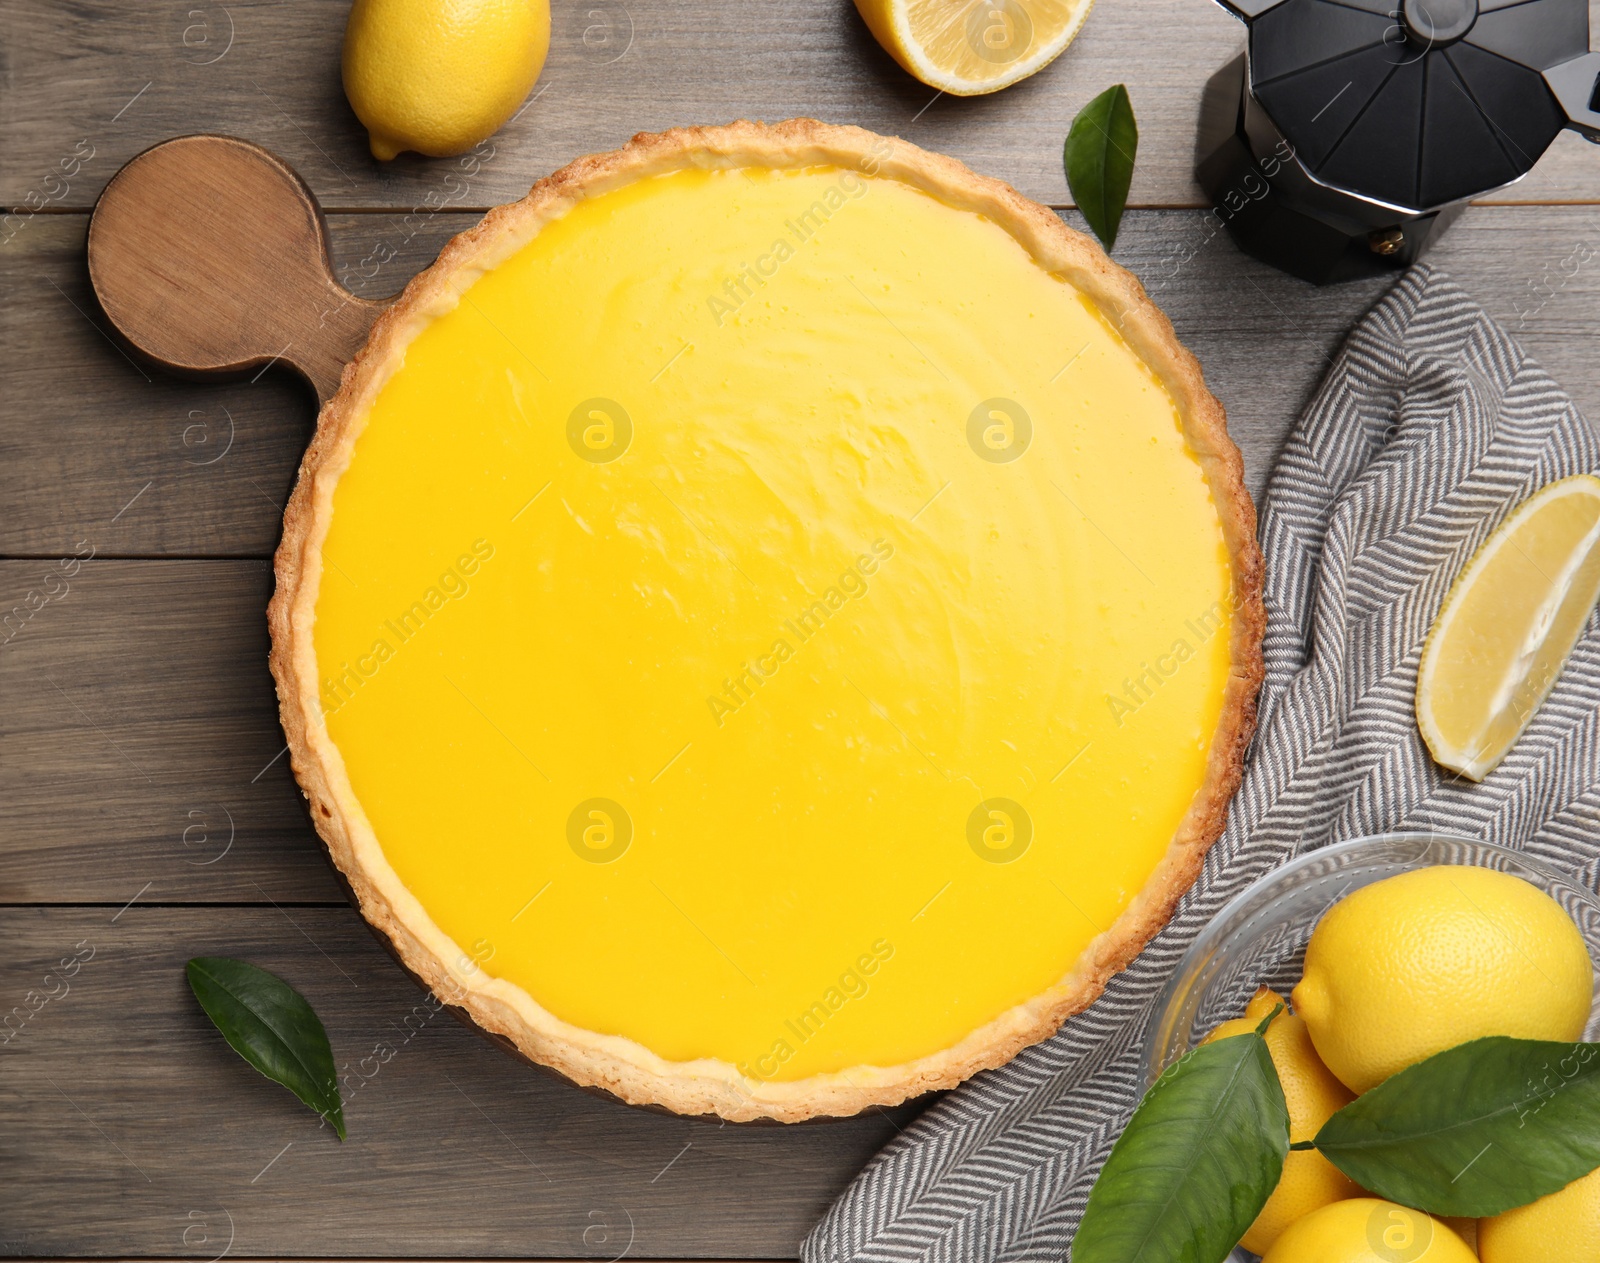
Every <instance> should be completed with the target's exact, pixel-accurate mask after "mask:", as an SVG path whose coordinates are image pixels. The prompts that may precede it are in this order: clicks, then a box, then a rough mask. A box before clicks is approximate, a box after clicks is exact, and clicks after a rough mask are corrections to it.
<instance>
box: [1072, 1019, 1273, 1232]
mask: <svg viewBox="0 0 1600 1263" xmlns="http://www.w3.org/2000/svg"><path fill="white" fill-rule="evenodd" d="M1270 1021H1271V1018H1268V1019H1267V1021H1264V1022H1263V1023H1262V1024H1261V1027H1260V1028H1258V1029H1257V1030H1256V1031H1255V1032H1254V1033H1252V1034H1249V1035H1235V1036H1233V1037H1232V1038H1230V1039H1219V1040H1218V1041H1217V1042H1216V1043H1214V1044H1203V1045H1201V1046H1200V1047H1199V1048H1196V1049H1194V1050H1193V1051H1192V1052H1189V1053H1186V1054H1185V1055H1184V1056H1183V1057H1182V1058H1181V1059H1180V1060H1178V1061H1177V1062H1175V1063H1174V1064H1173V1065H1171V1066H1169V1067H1167V1070H1166V1072H1165V1073H1164V1074H1163V1075H1162V1076H1161V1077H1160V1078H1159V1079H1157V1080H1156V1083H1155V1086H1154V1087H1152V1088H1151V1089H1150V1091H1149V1092H1147V1093H1146V1094H1145V1098H1144V1100H1143V1101H1142V1102H1140V1104H1139V1108H1138V1109H1137V1110H1135V1111H1134V1115H1133V1118H1132V1120H1131V1121H1130V1122H1129V1123H1128V1127H1127V1130H1125V1131H1124V1132H1123V1133H1122V1135H1121V1136H1120V1137H1119V1138H1118V1140H1117V1143H1116V1144H1115V1145H1114V1146H1113V1147H1112V1150H1111V1156H1110V1157H1109V1158H1108V1159H1106V1165H1105V1168H1104V1169H1103V1170H1102V1171H1101V1172H1100V1178H1099V1179H1098V1180H1096V1181H1095V1186H1094V1188H1093V1190H1092V1191H1091V1192H1090V1193H1089V1204H1088V1206H1087V1207H1086V1208H1085V1210H1084V1214H1083V1223H1082V1225H1081V1226H1080V1227H1079V1228H1078V1235H1077V1237H1076V1238H1074V1240H1073V1242H1072V1260H1073V1263H1220V1260H1222V1259H1225V1258H1226V1257H1227V1256H1228V1253H1229V1251H1231V1250H1232V1249H1233V1247H1234V1246H1235V1245H1236V1244H1237V1243H1238V1241H1239V1238H1240V1237H1242V1236H1243V1235H1244V1234H1245V1231H1246V1229H1248V1228H1249V1227H1250V1225H1251V1224H1252V1223H1254V1222H1255V1218H1256V1216H1257V1215H1258V1214H1260V1213H1261V1208H1262V1206H1264V1205H1265V1204H1266V1201H1267V1198H1268V1197H1270V1196H1271V1195H1272V1190H1273V1189H1275V1188H1277V1186H1278V1179H1279V1177H1280V1176H1281V1175H1282V1174H1283V1160H1284V1157H1285V1155H1286V1154H1287V1152H1288V1149H1289V1109H1288V1106H1287V1105H1285V1104H1284V1100H1283V1088H1282V1086H1281V1085H1280V1084H1279V1082H1278V1074H1277V1071H1276V1070H1274V1069H1273V1065H1272V1057H1271V1056H1270V1055H1269V1054H1268V1052H1267V1041H1266V1040H1264V1039H1263V1038H1262V1037H1261V1032H1262V1030H1264V1029H1265V1027H1266V1025H1267V1022H1270Z"/></svg>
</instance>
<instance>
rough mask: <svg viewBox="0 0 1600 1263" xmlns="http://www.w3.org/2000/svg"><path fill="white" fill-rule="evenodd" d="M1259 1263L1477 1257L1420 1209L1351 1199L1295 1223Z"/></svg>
mask: <svg viewBox="0 0 1600 1263" xmlns="http://www.w3.org/2000/svg"><path fill="white" fill-rule="evenodd" d="M1261 1263H1478V1256H1477V1255H1475V1254H1474V1253H1473V1252H1472V1250H1471V1249H1470V1248H1469V1247H1468V1246H1467V1243H1466V1242H1465V1241H1463V1240H1462V1239H1461V1238H1460V1237H1458V1236H1456V1234H1455V1233H1454V1232H1452V1231H1451V1230H1450V1229H1449V1228H1448V1227H1447V1226H1446V1225H1444V1224H1442V1223H1440V1222H1439V1220H1437V1219H1434V1218H1433V1217H1432V1216H1429V1215H1425V1214H1423V1213H1422V1212H1421V1211H1420V1210H1409V1209H1407V1208H1406V1207H1404V1206H1397V1205H1396V1204H1395V1203H1394V1202H1386V1201H1383V1200H1381V1199H1380V1198H1376V1197H1352V1198H1350V1199H1349V1200H1347V1201H1342V1202H1334V1203H1333V1204H1332V1205H1331V1206H1324V1207H1323V1208H1322V1209H1321V1210H1314V1211H1312V1212H1311V1213H1310V1214H1309V1215H1306V1216H1305V1217H1304V1218H1302V1219H1297V1220H1295V1222H1294V1223H1292V1224H1290V1225H1289V1227H1288V1228H1286V1229H1285V1230H1284V1233H1283V1235H1282V1236H1281V1237H1279V1238H1278V1240H1277V1242H1276V1243H1275V1244H1274V1245H1273V1247H1272V1249H1270V1250H1268V1251H1267V1252H1266V1254H1265V1255H1264V1256H1263V1257H1262V1260H1261Z"/></svg>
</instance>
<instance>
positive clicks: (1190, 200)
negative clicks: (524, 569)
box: [0, 0, 1600, 209]
mask: <svg viewBox="0 0 1600 1263" xmlns="http://www.w3.org/2000/svg"><path fill="white" fill-rule="evenodd" d="M347 8H348V6H347V5H346V4H345V3H342V2H340V0H320V2H315V3H313V2H311V0H304V2H301V3H295V4H278V3H253V4H242V3H233V4H227V5H223V4H220V3H214V2H213V0H190V2H187V3H185V4H182V5H176V6H172V7H170V8H158V9H146V8H144V7H143V6H135V5H123V4H116V3H113V2H112V0H91V2H89V3H81V4H74V5H72V6H63V5H59V4H55V3H52V2H51V0H10V3H9V4H8V6H7V10H8V18H7V28H6V29H7V78H8V84H7V92H6V98H5V129H6V142H5V143H6V149H5V153H6V161H5V163H4V164H3V166H0V202H4V203H6V204H11V205H21V204H23V203H24V201H25V199H26V198H27V195H28V193H29V192H35V193H37V194H38V195H39V196H40V197H41V198H44V199H45V200H46V201H47V202H48V203H49V204H50V205H53V206H62V207H76V208H80V209H81V208H83V207H87V206H89V205H90V204H91V203H92V202H93V200H94V197H95V195H96V194H97V193H98V191H99V190H100V188H101V187H102V186H103V185H104V183H105V181H106V180H107V179H108V178H109V177H110V176H111V174H112V173H113V172H114V171H115V170H116V168H117V167H118V166H119V165H121V164H122V163H123V162H126V161H127V160H128V159H129V158H131V157H132V156H133V155H134V154H136V153H138V152H139V151H140V150H141V149H144V148H146V147H147V146H149V145H152V144H154V143H155V142H157V141H159V140H165V139H166V138H167V137H169V136H172V135H175V134H178V133H181V132H187V131H194V130H197V129H202V128H203V129H204V130H209V131H224V132H229V133H231V134H234V135H238V136H243V137H244V138H245V139H247V140H253V141H256V142H258V143H260V144H263V145H266V146H267V147H268V148H269V149H273V150H275V151H276V152H278V153H279V154H281V155H282V156H283V157H285V158H287V159H288V160H289V161H290V162H291V163H293V164H294V165H295V166H296V167H298V168H299V170H300V171H301V173H302V174H303V175H304V176H305V178H306V179H307V180H308V181H309V182H310V184H311V186H312V188H313V189H314V190H316V193H317V195H318V197H320V198H321V199H322V201H323V202H324V204H325V205H327V206H329V207H372V206H378V207H395V206H407V207H409V206H412V205H417V204H420V203H421V202H422V201H423V200H424V199H425V198H426V197H428V196H429V195H430V194H431V195H433V196H436V197H439V196H443V197H446V198H450V199H456V200H458V202H459V204H461V205H470V206H479V207H487V206H490V205H493V204H495V203H497V202H503V201H508V200H511V199H513V198H516V197H519V196H521V195H522V194H523V193H525V192H526V191H527V189H528V186H529V185H530V184H532V183H533V181H534V180H536V179H538V178H539V177H541V176H543V175H546V174H548V173H549V172H550V171H552V170H554V169H555V168H556V167H558V166H560V165H562V164H563V163H565V162H568V161H570V160H571V159H572V158H574V157H577V156H578V155H580V154H583V153H588V152H591V151H594V150H598V149H609V148H614V147H615V146H616V145H618V144H620V143H622V142H623V141H625V140H626V139H627V138H628V137H629V136H631V135H632V134H633V133H634V132H637V131H656V130H660V129H662V128H666V127H673V126H681V125H686V124H694V123H717V122H726V121H728V120H730V119H733V118H737V117H746V118H762V119H767V120H769V121H776V120H778V119H783V118H790V117H794V116H796V115H806V116H813V117H817V118H821V119H825V120H828V121H831V122H849V123H858V124H860V125H862V126H864V127H869V128H872V129H873V130H875V131H880V132H886V133H890V134H895V135H901V136H904V137H905V138H906V139H907V140H911V141H914V142H916V143H917V144H920V145H924V146H926V147H928V148H930V149H937V150H941V151H943V152H946V153H949V154H952V155H954V156H955V157H957V158H960V159H962V160H963V161H964V162H967V163H969V164H971V165H972V166H974V167H975V168H977V169H978V170H980V171H984V172H986V173H988V174H990V175H996V176H999V177H1000V178H1002V179H1005V180H1008V181H1010V182H1011V183H1013V184H1015V185H1016V186H1017V187H1018V188H1019V189H1021V190H1022V191H1023V192H1024V193H1026V194H1028V195H1029V196H1030V197H1034V198H1037V199H1039V200H1040V201H1044V202H1047V203H1050V204H1053V205H1056V204H1064V203H1065V202H1066V200H1067V196H1068V195H1067V189H1066V181H1065V179H1064V177H1063V176H1062V172H1061V161H1060V157H1061V142H1062V139H1063V137H1064V136H1065V135H1066V130H1067V126H1068V124H1069V123H1070V122H1071V120H1072V117H1073V115H1074V114H1075V113H1076V112H1077V110H1078V109H1079V108H1080V107H1081V106H1082V105H1083V104H1084V102H1085V101H1087V100H1088V99H1089V98H1090V97H1092V96H1094V95H1095V94H1096V93H1098V92H1100V91H1101V90H1102V89H1104V88H1106V87H1109V86H1110V85H1111V84H1113V83H1118V82H1125V83H1127V85H1128V88H1129V91H1130V93H1131V95H1132V99H1133V104H1134V109H1135V111H1136V112H1137V114H1138V116H1139V120H1140V124H1141V135H1140V146H1139V167H1138V171H1137V172H1136V173H1135V176H1134V185H1133V192H1132V197H1133V201H1134V202H1135V203H1136V204H1138V205H1146V206H1170V205H1188V206H1199V205H1203V204H1204V198H1203V195H1202V194H1201V192H1200V190H1199V188H1198V187H1197V186H1196V185H1195V183H1194V181H1193V177H1192V167H1193V164H1194V154H1193V145H1194V122H1195V117H1196V111H1197V109H1198V106H1199V101H1200V91H1201V88H1202V86H1203V84H1204V83H1205V81H1206V79H1207V78H1208V77H1209V76H1210V75H1211V74H1213V73H1214V72H1215V71H1216V70H1217V69H1218V68H1219V67H1220V66H1222V65H1223V63H1224V62H1226V61H1227V60H1228V59H1229V58H1230V57H1232V56H1233V55H1234V54H1235V52H1237V51H1238V49H1240V48H1241V47H1243V42H1244V36H1243V29H1242V27H1241V26H1240V25H1239V24H1238V23H1237V22H1235V21H1234V20H1233V19H1231V18H1229V17H1228V16H1227V15H1226V14H1224V13H1223V12H1222V10H1221V9H1220V8H1218V7H1217V6H1216V5H1215V4H1212V3H1209V2H1208V0H1137V2H1133V0H1101V3H1100V4H1099V6H1098V7H1097V8H1096V10H1095V11H1094V12H1093V13H1092V14H1091V15H1090V18H1089V21H1088V23H1087V25H1086V26H1085V27H1084V29H1083V32H1082V33H1081V34H1080V35H1079V37H1078V39H1077V40H1076V41H1075V42H1074V44H1073V46H1072V47H1071V48H1069V49H1068V50H1067V52H1066V53H1065V54H1064V55H1063V56H1062V57H1061V58H1060V59H1059V60H1058V61H1057V62H1056V63H1055V64H1053V65H1052V66H1050V67H1049V68H1048V69H1047V70H1045V71H1044V72H1043V73H1041V74H1039V75H1036V76H1034V77H1033V78H1032V79H1029V80H1026V81H1024V82H1023V83H1021V84H1018V85H1016V86H1015V87H1012V88H1010V89H1007V90H1006V91H1004V92H1002V93H999V94H996V95H994V96H989V97H978V98H969V99H964V100H962V99H953V98H950V97H942V98H939V99H937V100H935V99H934V97H935V94H934V92H933V90H932V89H930V88H927V87H924V86H923V85H922V84H920V83H917V82H916V81H915V80H913V79H911V78H910V77H909V76H908V75H906V74H905V73H904V72H903V71H901V70H900V69H899V67H897V66H896V65H895V64H894V63H893V62H892V61H891V60H890V59H889V58H888V57H887V56H886V55H885V54H884V53H883V52H881V51H880V50H879V49H878V47H877V45H876V44H874V43H873V41H872V38H871V36H870V35H869V34H868V33H867V30H866V27H865V26H864V25H863V24H862V22H861V20H860V19H859V18H858V17H857V16H856V13H855V10H854V6H853V5H852V4H851V3H850V2H849V0H826V2H824V3H811V4H777V3H771V2H768V3H756V4H730V3H713V4H707V3H703V2H698V0H586V2H585V3H581V4H569V3H564V2H560V0H558V3H557V4H556V5H555V6H554V18H553V25H552V38H551V49H550V57H549V61H548V62H547V65H546V69H545V72H544V76H543V78H542V79H541V80H540V89H541V90H542V94H541V95H540V96H539V98H538V100H537V101H535V102H534V103H533V104H532V105H530V106H529V107H528V108H527V109H526V111H525V112H524V113H523V114H522V115H521V116H520V117H519V118H518V119H517V120H516V121H515V122H514V123H512V124H511V125H509V126H508V127H507V128H506V129H505V130H504V131H503V132H502V133H501V134H500V135H499V136H497V137H496V138H495V142H494V145H495V158H494V160H493V161H492V162H490V163H488V164H487V166H486V167H485V169H484V170H483V171H482V172H481V173H480V174H479V175H477V176H474V177H472V178H471V179H470V180H466V181H464V183H465V184H466V185H467V188H466V189H465V190H464V191H462V192H460V193H459V196H458V193H457V188H458V186H459V185H460V184H461V183H463V181H461V180H460V179H459V178H458V179H457V180H456V181H455V182H454V183H450V184H449V185H447V184H446V178H447V176H449V175H450V174H451V170H452V169H451V167H450V166H449V164H441V163H436V162H429V161H427V160H425V159H421V158H418V157H415V156H413V155H407V156H405V157H403V158H401V159H400V160H398V161H396V162H394V163H392V164H390V165H388V166H383V165H381V164H379V163H377V162H376V161H375V160H373V159H372V158H371V157H370V155H369V154H368V152H367V149H366V137H365V134H364V132H363V131H362V129H361V127H360V124H359V123H358V121H357V120H356V118H355V116H354V115H353V114H352V113H351V112H350V109H349V107H348V106H347V105H346V104H345V102H344V99H343V96H342V94H341V92H340V86H339V46H340V40H341V37H342V34H343V26H344V20H345V13H346V11H347ZM80 144H81V145H83V146H85V148H83V149H79V148H78V146H79V145H80ZM90 150H92V153H93V157H92V158H91V159H90V160H89V161H88V162H87V163H86V164H84V165H83V167H82V169H81V171H78V172H77V173H76V174H74V175H73V176H72V177H71V178H70V179H67V180H66V181H65V184H66V186H67V187H65V188H63V187H62V181H61V179H60V177H61V170H60V166H59V164H60V162H61V159H62V158H63V157H66V156H68V155H71V154H73V153H74V152H78V153H86V152H89V151H90ZM454 174H455V175H456V176H457V177H459V176H460V173H459V172H455V173H454ZM1495 196H1496V198H1498V199H1502V200H1504V199H1510V200H1517V201H1527V200H1544V201H1595V200H1600V155H1596V154H1595V153H1594V152H1593V151H1592V150H1591V149H1590V147H1589V146H1588V145H1586V144H1585V143H1584V142H1583V141H1581V140H1579V139H1578V138H1577V137H1576V136H1572V135H1564V136H1562V137H1561V138H1560V139H1559V140H1558V141H1557V143H1556V144H1555V145H1554V146H1553V147H1552V149H1551V150H1550V152H1549V153H1548V154H1547V155H1546V156H1545V158H1544V159H1543V160H1542V161H1541V163H1540V164H1539V166H1538V167H1537V168H1536V170H1535V171H1534V172H1533V173H1531V174H1530V176H1529V177H1528V178H1527V179H1526V180H1524V181H1523V183H1522V184H1520V185H1517V186H1515V187H1513V188H1512V189H1509V190H1507V191H1506V192H1504V193H1501V194H1496V195H1495Z"/></svg>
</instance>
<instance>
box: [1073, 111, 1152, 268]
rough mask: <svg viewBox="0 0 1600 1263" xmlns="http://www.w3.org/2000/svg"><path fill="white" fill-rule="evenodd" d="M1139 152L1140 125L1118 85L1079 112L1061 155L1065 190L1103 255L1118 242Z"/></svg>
mask: <svg viewBox="0 0 1600 1263" xmlns="http://www.w3.org/2000/svg"><path fill="white" fill-rule="evenodd" d="M1138 153H1139V124H1138V123H1137V122H1135V121H1134V117H1133V104H1132V102H1130V101H1129V100H1128V89H1127V88H1125V87H1123V86H1122V84H1120V83H1119V84H1117V85H1116V87H1114V88H1107V89H1106V90H1105V91H1104V92H1102V93H1101V94H1100V95H1099V96H1097V97H1095V99H1094V100H1092V101H1090V102H1089V104H1088V105H1086V106H1084V107H1083V108H1082V109H1081V110H1079V111H1078V117H1077V118H1075V119H1073V120H1072V128H1071V130H1070V131H1068V132H1067V143H1066V146H1065V148H1064V149H1063V150H1062V154H1061V156H1062V161H1063V163H1064V165H1065V166H1066V168H1067V187H1068V188H1069V189H1071V190H1072V200H1073V201H1074V202H1076V203H1077V204H1078V209H1079V210H1080V211H1082V212H1083V217H1084V218H1085V219H1087V220H1088V221H1089V227H1090V228H1092V229H1094V235H1095V236H1097V237H1099V238H1100V240H1101V242H1102V243H1103V244H1104V245H1105V248H1106V249H1107V250H1110V249H1111V247H1112V246H1114V245H1115V244H1116V243H1117V228H1118V227H1119V226H1120V225H1121V223H1122V211H1123V208H1124V207H1125V206H1127V204H1128V187H1129V185H1131V184H1132V183H1133V160H1134V158H1135V157H1136V156H1137V155H1138Z"/></svg>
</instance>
